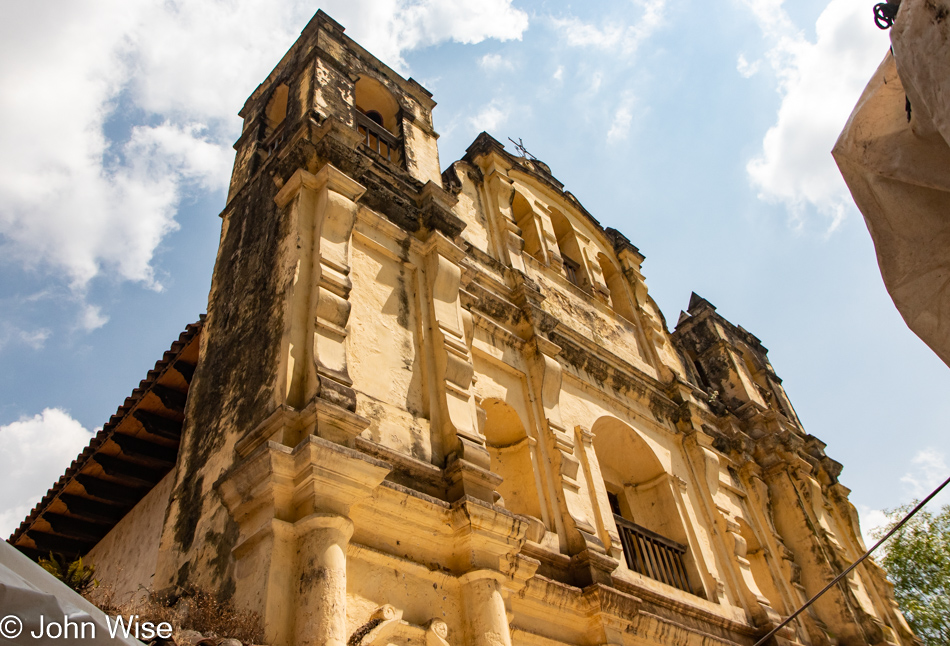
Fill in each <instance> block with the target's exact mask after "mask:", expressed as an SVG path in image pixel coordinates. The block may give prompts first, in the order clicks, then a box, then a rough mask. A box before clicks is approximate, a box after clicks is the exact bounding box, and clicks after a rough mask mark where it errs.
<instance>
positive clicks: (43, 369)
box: [0, 0, 950, 534]
mask: <svg viewBox="0 0 950 646" xmlns="http://www.w3.org/2000/svg"><path fill="white" fill-rule="evenodd" d="M872 4H873V3H871V2H856V1H854V0H832V1H831V2H830V3H829V2H826V1H825V0H798V1H796V2H795V3H788V4H784V3H783V2H781V0H724V1H723V2H719V3H709V2H699V1H697V0H653V1H637V0H607V1H605V2H598V3H577V4H571V3H562V2H552V1H544V0H535V1H521V0H479V1H477V2H472V1H466V0H458V1H455V0H453V1H450V0H360V1H358V2H353V1H346V0H332V1H329V2H325V3H323V4H322V5H320V4H316V3H309V2H306V3H305V2H295V1H293V0H266V1H265V0H236V1H229V2H224V1H221V0H203V1H202V2H197V1H195V2H186V1H183V0H179V1H176V2H165V1H163V0H141V1H140V2H136V3H131V4H130V3H126V2H119V1H118V0H85V1H84V2H65V1H61V0H55V1H53V0H51V1H48V2H44V3H14V5H13V6H12V7H8V8H6V10H5V20H4V21H3V24H2V25H0V35H2V38H0V51H2V55H0V83H2V86H3V87H4V92H3V93H2V94H0V123H2V124H3V125H2V126H0V362H2V365H3V370H2V371H0V491H2V492H4V493H3V495H2V497H0V533H4V534H6V533H8V532H9V531H11V530H12V529H13V528H14V527H15V526H16V524H18V523H19V521H20V520H21V519H22V518H23V517H24V516H25V515H26V513H27V512H28V511H29V509H30V507H32V505H33V504H34V503H35V502H36V501H37V500H38V499H39V497H40V496H42V494H43V493H44V492H45V490H46V488H47V487H48V486H49V485H51V484H52V483H53V481H54V480H55V479H56V478H57V477H58V476H59V475H60V474H61V473H62V472H63V471H64V470H65V468H66V466H67V465H68V463H69V461H70V460H71V459H72V458H73V457H75V455H76V454H77V453H78V452H79V450H80V449H81V448H82V446H83V445H84V444H85V443H86V442H87V441H88V439H89V437H90V434H91V433H92V432H93V431H94V430H95V429H97V428H99V427H101V425H102V424H103V423H104V422H105V421H107V420H108V419H109V416H110V415H111V414H112V413H114V412H115V409H116V408H117V406H118V405H119V404H121V403H122V401H123V399H124V398H125V397H126V396H127V395H128V394H129V393H130V392H131V390H132V389H133V388H134V387H135V386H136V385H137V384H138V381H139V380H140V379H142V378H143V377H144V376H145V373H146V372H147V370H148V369H149V368H150V367H151V366H152V365H153V364H154V362H155V361H156V360H157V359H159V358H160V357H161V355H162V352H163V351H164V350H165V349H167V348H168V346H169V345H170V344H171V342H172V341H173V340H174V339H175V338H177V335H178V333H179V332H180V331H181V330H182V329H184V327H185V325H186V324H187V323H189V322H193V321H194V320H196V319H197V317H198V315H199V314H200V313H201V312H203V311H204V309H205V305H206V301H207V293H208V287H209V285H210V279H211V269H212V266H213V262H214V254H215V251H216V249H217V239H218V232H219V227H220V220H219V219H218V217H217V214H218V212H219V211H220V210H221V208H222V207H223V205H224V187H225V186H226V185H227V181H228V177H229V174H230V164H231V162H232V159H233V150H232V149H231V144H232V143H233V141H234V139H236V137H237V134H238V133H239V131H240V120H239V119H238V118H237V116H236V113H237V111H238V110H239V109H240V107H241V105H242V104H243V102H244V99H245V98H246V97H247V95H248V94H250V92H251V91H253V89H254V88H255V87H256V85H257V84H258V83H259V82H260V81H261V80H263V79H264V77H265V76H266V75H267V73H268V72H269V70H270V69H271V68H272V67H273V65H274V64H275V63H276V62H277V61H278V60H279V59H280V57H281V55H282V54H283V53H284V52H285V51H286V49H287V48H288V47H289V46H290V44H291V43H292V42H293V41H294V39H295V38H296V36H297V34H298V33H299V31H300V29H302V27H303V26H304V25H305V24H306V22H307V20H308V19H309V17H310V16H311V15H312V14H313V13H314V12H315V11H316V9H317V8H318V7H322V8H323V9H324V10H325V11H327V13H329V14H330V15H331V16H333V17H334V18H335V19H336V20H338V21H339V22H340V23H341V24H343V25H344V26H345V27H346V29H347V33H348V34H349V35H350V36H352V37H353V38H354V39H356V40H357V41H358V42H360V43H361V44H362V45H363V46H364V47H366V48H367V49H368V50H369V51H371V52H373V53H374V54H376V55H377V56H378V57H379V58H380V59H382V60H383V61H384V62H386V63H387V64H389V65H390V66H392V67H393V68H395V69H396V70H397V71H399V72H401V73H403V74H404V75H406V76H412V77H414V78H415V79H417V80H418V81H420V82H421V83H422V84H423V85H424V86H426V87H427V88H428V89H429V90H430V91H431V92H433V94H434V98H435V100H436V101H438V103H439V106H438V107H437V108H436V110H435V113H434V119H435V125H436V129H437V130H438V131H439V132H440V133H441V139H440V155H441V160H442V166H443V168H444V167H446V166H448V164H449V163H451V162H452V161H454V160H455V159H458V158H459V157H461V156H462V155H463V154H464V151H465V148H466V147H467V146H468V145H469V144H470V143H471V141H472V140H473V139H474V138H475V136H476V135H477V134H478V133H479V132H481V131H482V130H487V131H488V132H490V133H491V134H492V135H494V136H495V138H496V139H498V140H500V141H507V138H508V137H512V138H515V139H518V138H521V139H522V140H523V141H524V143H525V146H526V147H527V149H528V150H529V151H530V152H531V153H533V154H534V155H536V156H537V157H539V158H541V159H542V160H544V161H545V162H547V163H548V164H549V165H550V166H551V168H552V170H553V172H554V174H555V175H556V176H557V177H558V178H559V179H560V180H561V181H562V182H564V183H565V185H566V188H567V189H568V190H570V191H572V192H573V193H574V194H575V195H576V196H577V198H578V199H579V200H580V201H581V202H582V203H583V204H584V205H585V206H586V207H587V209H588V210H589V211H590V212H591V213H592V214H594V216H595V217H597V218H598V219H599V220H600V221H601V223H602V224H604V225H605V226H613V227H615V228H617V229H620V230H621V231H623V232H624V233H625V234H626V235H627V236H628V237H629V238H630V239H631V241H632V242H633V243H634V244H636V245H637V246H638V247H639V248H640V250H641V251H642V252H643V253H644V254H645V255H646V257H647V260H646V262H645V263H644V272H645V274H646V276H647V282H648V284H649V286H650V289H651V293H652V294H653V296H654V298H656V300H657V302H658V303H659V304H660V306H661V308H662V309H663V312H664V314H665V315H666V318H667V321H668V323H669V324H670V325H674V324H675V321H676V318H677V315H678V313H679V311H680V309H683V308H685V306H686V304H687V302H688V300H689V295H690V292H691V291H696V292H697V293H699V294H700V295H702V296H704V297H705V298H707V299H708V300H709V301H711V302H712V303H714V304H715V305H716V306H718V308H719V312H720V313H721V314H723V315H724V316H725V317H726V318H728V319H729V320H731V321H732V322H734V323H736V324H739V325H742V326H743V327H745V328H746V329H748V330H749V331H751V332H752V333H754V334H756V335H757V336H758V337H759V338H760V339H762V341H763V343H764V344H765V345H766V347H768V348H769V349H770V357H771V360H772V363H773V365H774V367H775V369H776V371H777V372H778V374H779V375H780V376H781V377H782V378H783V379H784V380H785V386H786V388H787V390H788V393H789V395H790V397H791V399H792V402H793V404H794V405H795V406H796V409H797V411H798V413H799V415H800V417H801V418H802V420H803V422H804V424H805V426H806V430H807V431H808V432H810V433H812V434H813V435H816V436H818V437H819V438H821V439H822V440H824V441H825V442H827V444H828V449H827V451H828V453H829V454H830V455H831V456H832V457H833V458H835V459H837V460H839V461H840V462H842V463H844V465H845V470H844V472H843V474H842V476H841V479H842V481H843V483H844V484H845V485H846V486H848V487H850V488H852V489H853V494H852V501H853V502H854V503H855V504H856V505H858V507H859V509H860V510H861V511H862V515H863V517H864V518H865V519H866V521H865V524H868V523H875V522H879V519H880V511H879V510H881V509H883V508H887V507H893V506H896V505H898V504H901V503H904V502H906V501H908V500H910V499H911V498H913V497H915V496H916V497H920V496H922V495H923V494H925V493H926V492H927V491H928V490H929V489H928V488H927V487H928V485H931V486H932V483H933V484H935V481H937V480H938V479H942V477H946V473H947V471H948V468H947V458H948V457H950V439H948V437H950V435H948V433H947V432H946V428H945V424H946V421H945V420H947V419H948V418H950V397H947V395H946V393H947V392H948V391H950V371H948V369H947V367H946V366H945V365H943V364H942V363H941V362H940V361H939V360H938V359H937V358H936V356H935V355H934V354H933V353H932V352H930V350H929V349H927V348H926V346H924V345H923V343H922V342H920V341H919V340H918V339H917V338H916V337H915V336H913V335H912V334H911V333H910V331H909V330H907V328H906V327H905V326H904V324H903V321H902V320H901V319H900V316H899V315H898V313H897V312H896V310H895V309H894V307H893V304H892V303H891V301H890V299H889V297H888V296H887V293H886V292H885V290H884V287H883V283H882V281H881V278H880V273H879V271H878V269H877V265H876V262H875V258H874V249H873V246H872V244H871V241H870V237H869V235H868V233H867V230H866V229H865V226H864V223H863V220H862V218H861V215H860V213H858V212H857V210H856V209H855V208H854V206H853V204H852V203H851V201H850V196H849V195H848V193H847V189H846V187H845V186H844V183H843V181H842V180H841V178H840V176H839V174H838V173H837V170H836V169H835V167H834V164H833V162H832V160H831V156H830V153H829V151H830V150H831V147H832V145H833V144H834V140H835V138H836V136H837V134H838V132H840V130H841V128H842V127H843V125H844V123H845V121H846V119H847V117H848V114H849V113H850V111H851V109H852V107H853V106H854V103H855V102H856V100H857V98H858V96H859V95H860V92H861V90H862V89H863V87H864V85H865V83H866V82H867V80H868V79H869V78H870V76H871V74H872V73H873V71H874V69H875V68H876V66H877V64H878V63H879V62H880V60H881V59H882V58H883V56H884V54H885V53H886V51H887V48H888V45H889V42H888V39H887V34H886V33H884V32H879V31H878V30H877V29H876V28H875V27H874V26H873V21H872V17H871V8H870V7H871V5H872Z"/></svg>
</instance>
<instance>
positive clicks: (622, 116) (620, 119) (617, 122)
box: [607, 103, 633, 142]
mask: <svg viewBox="0 0 950 646" xmlns="http://www.w3.org/2000/svg"><path fill="white" fill-rule="evenodd" d="M632 120H633V113H632V112H631V111H630V105H629V104H628V103H624V104H623V105H621V106H620V107H619V108H617V111H616V112H615V113H614V119H613V121H612V122H611V124H610V130H608V131H607V141H608V142H612V141H623V140H625V139H626V138H627V135H629V134H630V122H631V121H632Z"/></svg>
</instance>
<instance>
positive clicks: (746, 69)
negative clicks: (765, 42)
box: [736, 54, 761, 78]
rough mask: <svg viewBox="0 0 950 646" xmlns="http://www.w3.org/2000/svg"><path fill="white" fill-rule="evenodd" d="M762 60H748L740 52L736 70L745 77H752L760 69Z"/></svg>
mask: <svg viewBox="0 0 950 646" xmlns="http://www.w3.org/2000/svg"><path fill="white" fill-rule="evenodd" d="M760 64H761V61H755V62H752V63H750V62H749V61H748V60H746V57H745V55H744V54H739V59H738V60H737V61H736V70H738V72H739V74H740V75H741V76H742V77H743V78H752V77H753V76H755V73H756V72H758V71H759V65H760Z"/></svg>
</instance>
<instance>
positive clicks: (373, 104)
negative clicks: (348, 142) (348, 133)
mask: <svg viewBox="0 0 950 646" xmlns="http://www.w3.org/2000/svg"><path fill="white" fill-rule="evenodd" d="M353 99H354V103H355V107H356V113H355V115H354V116H355V118H356V129H357V130H358V131H359V133H360V134H361V135H362V136H363V146H364V147H365V149H367V150H370V151H372V152H373V153H375V154H376V155H379V156H380V157H382V158H384V159H385V160H386V161H389V162H392V163H395V164H400V165H402V160H403V154H402V137H401V136H400V134H401V132H400V130H401V127H400V109H399V102H398V101H396V99H395V98H394V97H393V95H392V94H391V93H390V92H389V90H387V89H386V87H385V86H384V85H383V84H382V83H380V82H379V81H377V80H376V79H374V78H371V77H369V76H361V77H360V78H359V80H358V81H357V82H356V86H355V88H354V97H353Z"/></svg>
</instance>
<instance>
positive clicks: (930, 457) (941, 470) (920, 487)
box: [901, 448, 950, 500]
mask: <svg viewBox="0 0 950 646" xmlns="http://www.w3.org/2000/svg"><path fill="white" fill-rule="evenodd" d="M911 464H912V465H913V469H912V470H911V471H908V472H907V473H906V474H904V476H903V477H902V478H901V482H903V483H904V484H905V485H907V488H908V490H909V492H910V494H911V495H912V496H913V497H914V498H917V499H922V498H924V497H925V496H927V495H929V494H930V492H931V491H933V490H934V489H936V488H937V485H939V484H940V483H941V482H943V481H944V480H946V479H947V478H948V477H950V467H947V459H946V456H945V455H944V454H943V453H942V452H941V451H938V450H936V449H933V448H926V449H924V450H922V451H918V453H917V455H915V456H914V459H913V460H911ZM940 496H944V497H945V498H950V491H947V490H944V491H942V492H941V493H940V495H939V496H938V498H939V497H940ZM935 500H936V499H935Z"/></svg>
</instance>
